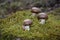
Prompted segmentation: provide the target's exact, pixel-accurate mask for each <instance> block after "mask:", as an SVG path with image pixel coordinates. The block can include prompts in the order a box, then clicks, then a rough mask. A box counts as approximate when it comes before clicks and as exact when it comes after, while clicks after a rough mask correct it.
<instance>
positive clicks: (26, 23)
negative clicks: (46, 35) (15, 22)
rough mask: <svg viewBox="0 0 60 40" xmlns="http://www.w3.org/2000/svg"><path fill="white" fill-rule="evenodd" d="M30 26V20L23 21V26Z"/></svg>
mask: <svg viewBox="0 0 60 40" xmlns="http://www.w3.org/2000/svg"><path fill="white" fill-rule="evenodd" d="M31 24H32V20H31V19H26V20H24V25H31Z"/></svg>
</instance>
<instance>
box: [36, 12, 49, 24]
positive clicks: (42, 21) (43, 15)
mask: <svg viewBox="0 0 60 40" xmlns="http://www.w3.org/2000/svg"><path fill="white" fill-rule="evenodd" d="M37 18H38V20H39V21H40V24H45V22H46V20H47V19H48V15H47V14H46V13H39V14H38V16H37Z"/></svg>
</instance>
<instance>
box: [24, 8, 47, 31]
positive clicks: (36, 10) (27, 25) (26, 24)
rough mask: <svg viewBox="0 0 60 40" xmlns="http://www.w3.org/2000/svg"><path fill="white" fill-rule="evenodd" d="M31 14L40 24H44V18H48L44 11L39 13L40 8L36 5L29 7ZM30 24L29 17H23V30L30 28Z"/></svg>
mask: <svg viewBox="0 0 60 40" xmlns="http://www.w3.org/2000/svg"><path fill="white" fill-rule="evenodd" d="M31 12H32V16H36V15H37V18H38V20H39V22H40V24H45V22H46V20H47V19H48V15H47V14H46V13H41V10H40V9H39V8H37V7H32V9H31ZM31 24H32V20H31V19H25V20H24V21H23V30H28V31H29V30H30V26H31Z"/></svg>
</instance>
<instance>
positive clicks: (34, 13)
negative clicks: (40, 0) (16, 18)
mask: <svg viewBox="0 0 60 40" xmlns="http://www.w3.org/2000/svg"><path fill="white" fill-rule="evenodd" d="M40 11H41V10H40V8H38V7H32V8H31V12H32V15H33V16H35V15H36V14H38V13H39V12H40Z"/></svg>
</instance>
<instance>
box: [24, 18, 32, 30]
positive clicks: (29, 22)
mask: <svg viewBox="0 0 60 40" xmlns="http://www.w3.org/2000/svg"><path fill="white" fill-rule="evenodd" d="M31 24H32V20H31V19H25V20H24V21H23V29H24V30H28V31H29V30H30V25H31Z"/></svg>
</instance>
